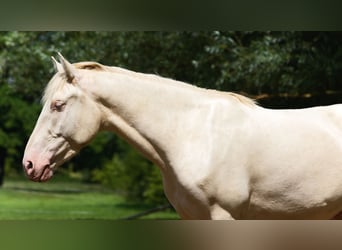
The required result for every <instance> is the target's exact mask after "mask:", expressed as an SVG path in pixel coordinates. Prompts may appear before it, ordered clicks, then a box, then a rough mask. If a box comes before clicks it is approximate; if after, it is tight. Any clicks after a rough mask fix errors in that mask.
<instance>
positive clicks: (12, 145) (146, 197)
mask: <svg viewBox="0 0 342 250" xmlns="http://www.w3.org/2000/svg"><path fill="white" fill-rule="evenodd" d="M341 44H342V33H341V32H218V31H215V32H0V109H1V116H0V184H1V183H2V178H1V176H2V175H3V173H5V174H7V175H9V174H13V173H20V174H22V170H21V157H22V154H23V151H24V146H25V144H26V141H27V139H28V137H29V135H30V132H31V130H32V129H33V126H34V123H35V121H36V119H37V117H38V114H39V111H40V108H41V106H40V97H41V94H42V91H43V89H44V86H45V85H46V84H47V82H48V81H49V79H50V78H51V77H52V75H53V73H54V69H53V65H52V63H51V59H50V57H51V56H55V55H56V53H57V52H58V51H59V52H62V54H63V55H64V56H65V57H66V58H67V59H68V60H70V61H71V62H77V61H98V62H100V63H102V64H106V65H114V66H119V67H124V68H128V69H130V70H135V71H140V72H143V73H154V74H158V75H161V76H165V77H169V78H174V79H177V80H180V81H185V82H188V83H191V84H194V85H198V86H201V87H205V88H214V89H219V90H225V91H234V92H237V93H242V94H245V95H247V96H250V97H253V98H255V99H257V100H258V102H259V103H260V104H261V105H263V106H267V107H275V108H280V107H281V108H286V107H291V108H294V107H306V106H314V105H326V104H332V103H338V102H342V95H341V93H342V60H341V57H342V48H341ZM62 168H63V169H64V171H63V172H66V173H72V172H81V173H82V178H83V180H84V181H91V182H100V183H103V184H104V185H107V186H110V187H112V188H114V189H116V190H117V191H118V192H120V193H122V194H123V195H125V196H126V198H127V199H128V200H135V201H144V202H146V203H153V204H157V203H163V202H165V201H164V199H165V198H164V196H163V191H162V185H161V178H160V175H159V172H158V169H157V168H156V167H155V166H153V165H152V164H151V163H149V162H148V161H146V160H145V159H143V158H142V157H141V156H140V155H139V154H137V153H136V152H135V151H134V150H132V149H131V147H129V146H127V145H126V143H124V142H122V141H121V140H120V139H118V138H117V137H116V136H115V135H112V134H109V133H101V134H100V135H99V136H98V137H97V138H96V139H95V141H94V142H93V143H92V144H91V145H90V146H89V147H87V148H85V149H84V150H83V151H82V152H81V153H80V154H79V155H78V156H77V157H75V159H73V160H72V161H71V162H70V163H68V164H65V166H64V167H62ZM4 170H5V171H4Z"/></svg>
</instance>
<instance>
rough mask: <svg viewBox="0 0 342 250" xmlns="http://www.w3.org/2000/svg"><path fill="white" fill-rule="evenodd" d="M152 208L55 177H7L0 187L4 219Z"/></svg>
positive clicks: (122, 213) (165, 215) (168, 214)
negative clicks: (41, 180) (43, 179)
mask: <svg viewBox="0 0 342 250" xmlns="http://www.w3.org/2000/svg"><path fill="white" fill-rule="evenodd" d="M149 208H151V207H148V206H143V205H139V204H129V203H127V202H125V200H124V199H123V198H122V197H120V196H118V195H117V194H115V193H114V192H113V191H112V190H108V189H105V188H103V187H102V186H99V185H93V184H92V185H89V184H84V183H80V182H70V181H60V180H56V181H54V180H52V181H50V182H48V183H34V182H30V181H28V180H6V181H5V183H4V186H3V187H2V188H1V189H0V219H1V220H31V219H32V220H33V219H34V220H36V219H42V220H57V219H58V220H64V219H109V220H113V219H122V218H125V217H128V216H131V215H134V214H137V213H140V212H142V211H145V210H148V209H149ZM142 219H178V215H177V214H176V213H175V212H173V211H171V210H167V211H163V212H158V213H153V214H150V215H148V216H145V217H142Z"/></svg>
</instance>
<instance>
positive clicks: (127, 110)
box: [94, 74, 202, 167]
mask: <svg viewBox="0 0 342 250" xmlns="http://www.w3.org/2000/svg"><path fill="white" fill-rule="evenodd" d="M94 86H97V87H96V91H94V92H96V93H95V96H97V98H98V100H100V102H101V105H102V106H103V107H105V110H106V111H105V114H106V115H105V119H104V120H105V122H104V124H105V125H104V129H106V130H110V131H114V132H116V133H118V134H119V135H121V136H122V137H123V138H124V139H126V140H127V141H128V142H129V143H131V144H132V145H133V146H134V147H136V148H137V149H138V150H139V151H141V152H142V153H143V154H144V155H145V156H146V157H147V158H149V159H150V160H152V161H153V162H154V163H156V164H157V165H159V166H161V167H163V166H165V165H166V163H165V159H166V158H167V154H168V152H170V150H172V149H171V148H172V147H173V145H172V143H171V142H172V140H173V137H174V135H175V134H176V130H177V128H176V127H173V126H172V125H173V123H174V122H176V121H181V120H182V119H184V117H183V116H184V114H186V113H187V110H190V109H192V108H193V107H195V106H196V105H197V104H196V103H198V99H200V96H201V95H202V94H201V93H202V91H200V90H199V89H198V88H196V87H193V86H191V85H188V84H184V83H180V82H176V81H173V80H168V79H163V78H159V77H156V76H147V75H143V74H137V75H132V76H130V75H124V74H107V75H106V77H105V79H102V80H101V81H98V82H97V83H95V84H94ZM178 129H179V126H178Z"/></svg>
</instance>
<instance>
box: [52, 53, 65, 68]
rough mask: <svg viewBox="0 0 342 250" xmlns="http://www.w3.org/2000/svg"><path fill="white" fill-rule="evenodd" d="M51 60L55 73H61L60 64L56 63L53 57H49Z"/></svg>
mask: <svg viewBox="0 0 342 250" xmlns="http://www.w3.org/2000/svg"><path fill="white" fill-rule="evenodd" d="M51 59H52V62H53V66H54V67H55V70H56V72H63V67H62V64H60V63H59V62H57V60H56V59H55V58H54V57H53V56H51Z"/></svg>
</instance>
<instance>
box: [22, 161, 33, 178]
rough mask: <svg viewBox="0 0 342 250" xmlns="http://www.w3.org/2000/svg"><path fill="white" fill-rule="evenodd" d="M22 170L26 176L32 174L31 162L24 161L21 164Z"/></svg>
mask: <svg viewBox="0 0 342 250" xmlns="http://www.w3.org/2000/svg"><path fill="white" fill-rule="evenodd" d="M23 168H24V170H25V172H26V174H27V175H29V176H30V175H32V174H33V173H34V169H33V163H32V161H26V162H24V163H23Z"/></svg>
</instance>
